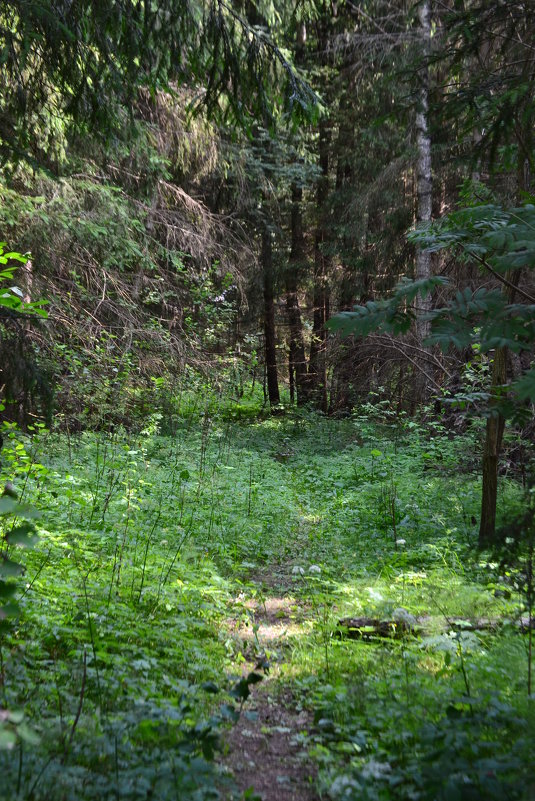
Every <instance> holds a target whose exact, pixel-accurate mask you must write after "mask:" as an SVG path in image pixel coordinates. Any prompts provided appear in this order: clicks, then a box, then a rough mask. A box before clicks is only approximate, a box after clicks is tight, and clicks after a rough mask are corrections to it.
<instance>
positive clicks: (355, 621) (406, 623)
mask: <svg viewBox="0 0 535 801" xmlns="http://www.w3.org/2000/svg"><path fill="white" fill-rule="evenodd" d="M396 612H397V613H398V614H396ZM396 612H394V615H393V617H392V618H391V619H387V620H380V619H378V618H373V617H345V618H342V619H341V620H339V621H338V626H337V633H338V636H339V637H345V638H347V639H350V640H363V641H364V642H368V641H370V640H374V639H376V638H377V637H380V638H383V639H385V638H388V639H393V640H396V639H401V638H403V637H406V636H407V635H411V636H413V637H425V636H427V635H430V634H441V633H442V634H443V633H445V632H449V631H489V632H493V633H497V632H498V631H499V630H500V629H501V628H502V627H503V626H504V625H506V624H509V625H513V626H514V627H515V628H516V629H518V631H520V632H525V631H527V630H528V629H529V627H530V620H529V618H528V617H522V618H520V619H518V620H514V621H513V620H507V619H505V620H504V619H503V618H477V619H475V620H469V619H467V618H461V617H448V618H444V617H431V616H429V615H424V616H421V617H415V616H414V615H411V614H410V613H409V612H407V611H406V610H396ZM531 628H532V629H535V618H533V619H532V620H531Z"/></svg>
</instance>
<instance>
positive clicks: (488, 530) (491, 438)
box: [479, 348, 507, 547]
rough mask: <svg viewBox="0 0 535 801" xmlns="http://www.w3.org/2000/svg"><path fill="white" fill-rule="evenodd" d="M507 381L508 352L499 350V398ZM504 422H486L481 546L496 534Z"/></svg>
mask: <svg viewBox="0 0 535 801" xmlns="http://www.w3.org/2000/svg"><path fill="white" fill-rule="evenodd" d="M506 380H507V351H506V348H496V352H495V354H494V362H493V364H492V389H491V393H492V395H493V396H494V397H496V395H497V393H499V391H500V388H501V387H503V385H504V384H505V382H506ZM504 428H505V420H504V418H503V416H502V415H501V414H500V413H499V412H498V411H496V413H495V414H493V415H491V416H490V417H489V418H488V420H487V428H486V432H485V444H484V446H483V471H482V472H483V484H482V489H481V520H480V524H479V545H480V547H485V546H486V545H488V544H489V543H490V542H491V541H492V540H493V538H494V532H495V530H496V504H497V498H498V462H499V458H500V451H501V447H502V439H503V431H504Z"/></svg>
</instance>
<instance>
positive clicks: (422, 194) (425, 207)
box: [415, 0, 433, 402]
mask: <svg viewBox="0 0 535 801" xmlns="http://www.w3.org/2000/svg"><path fill="white" fill-rule="evenodd" d="M418 19H419V22H420V30H421V36H422V56H423V58H424V59H427V55H428V53H429V46H430V42H431V19H430V4H429V0H424V2H422V3H420V5H419V8H418ZM418 106H419V108H418V112H417V114H416V145H417V149H418V161H417V167H416V175H417V193H418V210H417V219H418V223H420V224H421V223H429V222H431V209H432V190H433V184H432V175H431V139H430V137H429V125H428V112H429V69H428V66H427V63H425V65H424V67H423V69H422V72H421V86H420V91H419V93H418ZM430 277H431V254H430V253H429V252H427V251H425V250H422V249H421V248H418V251H417V253H416V280H421V279H425V278H430ZM430 310H431V297H430V295H428V296H427V297H425V298H420V299H419V315H418V318H417V321H416V336H417V339H418V345H419V346H420V347H423V342H424V340H425V339H426V338H427V337H428V336H429V330H430V328H429V327H430V323H429V320H426V319H422V317H423V318H425V315H426V314H427V313H428V312H429V311H430ZM425 373H426V361H425V357H424V358H423V359H422V360H421V369H419V370H418V371H417V374H416V377H415V378H416V384H415V390H416V391H415V396H416V400H417V402H425V401H426V399H427V397H428V395H429V384H428V381H427V377H426V374H425Z"/></svg>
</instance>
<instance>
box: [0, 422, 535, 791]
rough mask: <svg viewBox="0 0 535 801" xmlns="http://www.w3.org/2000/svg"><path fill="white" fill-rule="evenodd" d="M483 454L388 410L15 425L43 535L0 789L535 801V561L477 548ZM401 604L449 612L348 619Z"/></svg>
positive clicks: (405, 610) (13, 458)
mask: <svg viewBox="0 0 535 801" xmlns="http://www.w3.org/2000/svg"><path fill="white" fill-rule="evenodd" d="M478 448H479V435H478V431H477V430H476V429H475V428H474V429H473V430H471V431H470V432H469V434H467V435H465V437H464V438H463V437H460V438H458V439H457V440H454V441H452V440H451V439H450V438H449V436H448V434H447V432H445V431H444V429H443V428H442V427H441V425H440V423H438V422H437V423H428V424H427V426H426V427H425V428H423V427H419V426H418V425H417V424H415V423H414V422H413V421H407V420H404V419H403V418H401V419H396V418H394V417H392V419H388V418H386V419H384V415H383V419H377V418H376V419H373V417H372V411H371V410H370V409H365V410H363V411H362V412H361V413H359V414H357V415H355V416H354V417H353V418H352V419H348V420H342V421H336V420H328V419H324V418H322V417H318V416H315V415H306V414H300V415H293V416H288V417H286V418H277V419H268V420H257V419H255V418H253V417H251V419H248V420H246V421H240V420H239V419H235V418H234V417H233V416H232V415H230V414H226V415H221V416H219V417H218V416H217V415H216V414H214V415H213V416H212V417H210V418H209V417H208V416H206V415H204V416H203V417H201V418H199V419H196V418H185V419H183V420H179V421H178V422H177V423H176V430H175V431H174V433H173V436H160V435H158V434H157V433H153V434H150V433H147V432H144V433H143V435H137V436H134V435H129V434H126V433H125V432H114V433H113V434H105V433H100V434H93V433H84V434H80V435H77V436H76V437H65V436H64V435H57V434H49V433H47V432H41V433H40V434H38V435H37V434H36V435H35V436H33V437H29V436H28V435H24V434H22V433H21V432H16V431H13V432H12V433H11V434H10V438H9V441H8V443H7V444H6V445H5V447H4V450H3V471H4V474H5V475H4V478H7V477H8V476H11V478H14V479H15V484H16V486H17V487H18V489H19V494H20V495H21V500H22V501H23V502H24V503H25V504H29V505H30V506H29V507H28V506H26V507H24V509H23V510H21V512H20V515H21V516H23V515H24V514H30V511H32V510H37V511H36V514H37V513H38V514H39V519H38V521H37V526H38V529H39V535H40V540H39V543H38V544H37V545H36V546H35V547H34V548H33V549H31V550H27V551H25V552H24V553H23V554H21V555H20V557H21V559H22V557H23V558H24V562H25V565H26V578H25V579H24V587H23V586H22V584H21V585H18V586H19V590H18V603H19V605H20V608H21V615H20V618H19V619H18V621H17V622H16V623H14V624H12V625H11V626H7V627H4V628H3V629H2V631H0V657H1V660H0V706H1V707H2V709H4V710H7V711H5V712H2V716H3V717H2V720H1V721H0V797H1V798H9V799H10V800H11V799H13V801H15V799H16V800H17V801H22V799H24V801H45V800H46V801H93V799H95V801H97V799H98V801H100V799H102V798H110V799H112V798H113V799H116V798H117V799H121V801H137V800H138V799H139V801H145V799H148V798H150V797H152V798H158V801H167V800H168V799H169V801H171V799H173V801H177V799H180V801H209V799H214V798H221V799H225V801H231V799H232V801H237V800H238V799H241V798H243V799H249V801H251V799H253V798H259V799H262V801H313V799H317V798H321V799H330V800H332V801H349V800H350V799H354V798H357V797H367V798H370V799H378V801H382V799H387V798H393V797H395V798H398V799H400V800H401V801H405V799H407V801H414V799H422V801H427V799H435V798H441V799H442V798H444V799H446V798H450V797H451V798H453V797H458V798H460V799H462V801H464V799H468V798H469V797H470V798H473V797H478V798H479V797H481V798H488V799H496V801H499V800H500V799H505V798H507V799H523V800H524V799H525V800H526V801H528V800H529V801H531V799H532V798H533V797H534V791H535V783H534V782H535V779H534V776H533V772H532V762H531V759H530V758H529V743H530V742H531V741H532V738H533V734H534V727H535V720H534V718H535V714H534V712H533V705H532V703H530V701H529V700H528V698H527V694H526V682H527V666H528V658H527V653H528V651H527V647H528V635H526V634H525V633H522V631H521V630H520V629H519V627H518V625H517V623H518V620H519V618H520V616H521V615H522V614H524V615H525V614H526V583H525V576H526V575H527V573H526V570H527V567H528V566H529V565H528V564H527V562H526V559H527V558H528V556H529V554H527V552H526V551H525V550H522V549H521V548H520V549H516V551H515V557H514V560H513V559H512V558H511V559H509V560H507V559H505V558H502V557H500V556H492V557H491V556H490V555H482V554H479V553H478V552H477V551H476V550H475V547H474V545H475V541H476V538H477V531H476V530H475V528H474V525H473V519H474V518H475V517H476V516H477V514H478V503H479V493H480V484H479V478H478V473H477V470H478V462H479V459H478V458H477V453H478ZM523 503H524V501H523V495H522V488H521V486H520V485H519V484H518V483H516V482H515V480H514V478H513V479H508V480H504V481H502V483H501V494H500V510H501V515H502V517H503V518H506V517H508V518H509V519H514V515H515V514H516V513H517V512H518V510H519V509H522V508H523ZM6 508H7V507H6ZM3 514H4V518H3V520H4V522H3V526H4V530H7V529H6V526H9V525H11V526H12V525H13V522H12V520H11V518H10V517H9V514H8V513H7V512H5V511H4V512H3ZM32 515H33V512H32ZM13 553H15V552H14V551H13ZM12 558H13V557H12ZM400 615H401V616H402V617H403V616H411V617H425V618H426V619H427V620H430V621H439V620H440V621H441V625H437V627H436V631H429V632H426V634H425V636H420V637H415V636H413V634H412V633H411V632H410V631H407V632H405V633H403V632H402V633H401V636H394V635H395V634H396V635H399V631H398V632H397V633H396V631H395V626H394V627H393V629H392V636H390V635H389V636H387V637H384V636H377V632H375V631H374V630H373V627H371V628H372V630H371V631H370V630H366V629H367V627H366V626H365V627H363V630H362V632H361V635H362V636H358V637H357V639H349V638H348V637H346V636H344V634H343V632H341V630H340V625H339V621H340V619H342V618H345V617H353V618H355V617H360V618H363V617H365V618H369V619H370V620H372V619H373V620H379V621H393V620H394V619H396V616H397V618H399V616H400ZM453 618H455V619H456V620H457V621H461V623H460V625H457V626H455V627H452V626H451V625H450V622H451V620H452V619H453ZM481 618H492V619H493V620H498V621H502V622H503V625H501V626H498V627H497V629H496V630H494V631H481V632H480V631H472V630H470V623H471V622H473V621H474V620H477V619H481ZM388 625H390V623H389V624H388ZM463 625H464V628H463ZM2 738H3V742H4V744H5V747H4V749H3V750H2V748H1V745H2ZM221 745H222V749H221V748H220V746H221ZM470 794H471V795H470Z"/></svg>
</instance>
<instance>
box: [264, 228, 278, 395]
mask: <svg viewBox="0 0 535 801" xmlns="http://www.w3.org/2000/svg"><path fill="white" fill-rule="evenodd" d="M262 270H263V278H264V341H265V357H266V374H267V391H268V399H269V405H270V406H277V405H278V404H279V403H280V394H279V381H278V375H277V342H276V335H275V302H274V294H273V245H272V241H271V231H270V230H269V229H268V228H267V227H266V228H264V230H263V231H262Z"/></svg>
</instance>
